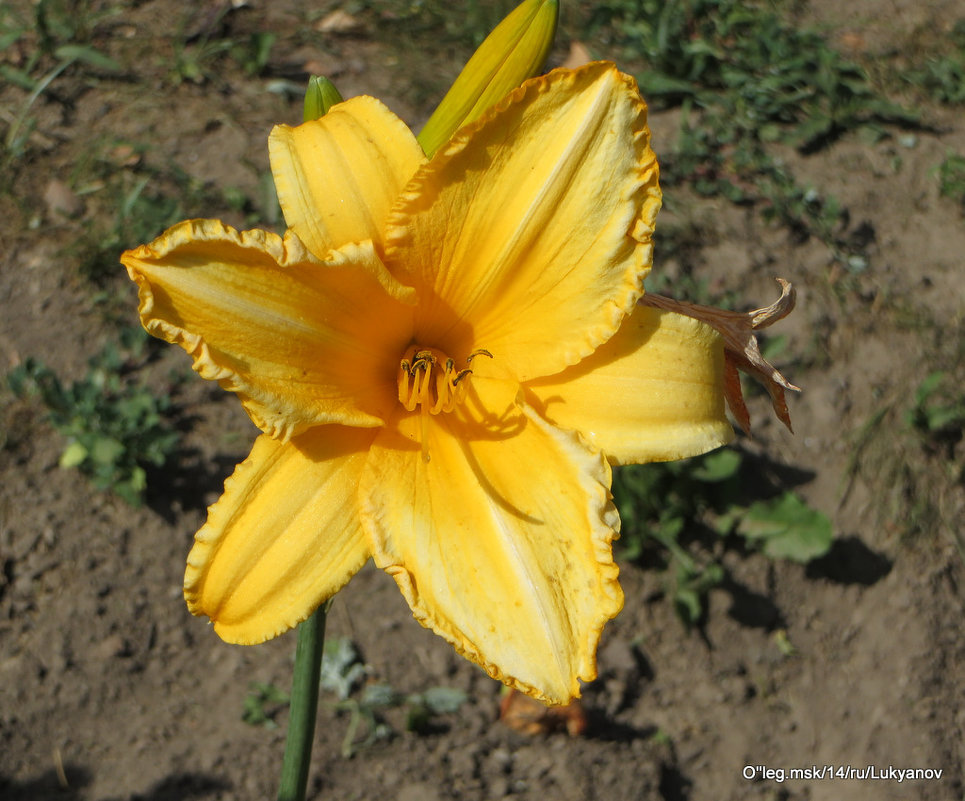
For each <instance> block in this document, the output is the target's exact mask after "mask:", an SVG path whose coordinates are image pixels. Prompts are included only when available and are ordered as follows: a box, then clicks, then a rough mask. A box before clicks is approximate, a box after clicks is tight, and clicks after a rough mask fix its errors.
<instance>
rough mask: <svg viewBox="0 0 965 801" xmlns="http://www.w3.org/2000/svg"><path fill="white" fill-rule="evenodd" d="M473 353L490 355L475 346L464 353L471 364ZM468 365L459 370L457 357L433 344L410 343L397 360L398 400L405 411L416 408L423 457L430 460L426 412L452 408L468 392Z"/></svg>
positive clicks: (490, 356) (435, 412) (444, 410)
mask: <svg viewBox="0 0 965 801" xmlns="http://www.w3.org/2000/svg"><path fill="white" fill-rule="evenodd" d="M476 356H488V357H489V358H490V359H492V358H493V355H492V353H490V352H489V351H488V350H486V349H485V348H477V349H476V350H474V351H473V352H472V353H470V354H469V355H468V356H467V357H466V364H471V363H472V360H473V359H474V358H476ZM471 375H472V370H471V369H470V368H468V367H466V368H464V369H462V370H459V369H457V367H456V360H455V359H452V358H450V357H449V356H447V355H446V354H444V353H442V352H441V351H439V350H436V349H435V348H423V347H418V346H416V345H413V346H412V347H410V348H409V350H408V351H406V354H405V357H404V358H403V359H402V360H401V361H400V362H399V376H398V385H399V403H401V404H402V406H403V408H405V410H406V411H408V412H414V411H415V410H416V407H417V406H418V407H420V408H419V418H420V419H419V428H420V439H421V441H422V442H421V444H422V459H423V461H425V462H428V461H429V415H434V414H441V413H443V412H451V411H453V410H454V409H455V408H456V407H457V406H458V405H459V404H461V403H462V402H463V401H464V400H465V398H466V395H467V394H468V392H469V377H470V376H471Z"/></svg>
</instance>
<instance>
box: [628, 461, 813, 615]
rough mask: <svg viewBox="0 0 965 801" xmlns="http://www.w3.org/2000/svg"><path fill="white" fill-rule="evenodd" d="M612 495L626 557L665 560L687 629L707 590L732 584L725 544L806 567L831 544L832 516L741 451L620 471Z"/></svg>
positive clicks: (671, 591)
mask: <svg viewBox="0 0 965 801" xmlns="http://www.w3.org/2000/svg"><path fill="white" fill-rule="evenodd" d="M751 487H756V488H757V492H756V494H755V493H754V492H749V491H748V488H751ZM613 496H614V503H615V504H616V506H617V509H618V510H619V511H620V518H621V520H622V521H623V527H622V532H621V539H620V544H621V553H622V557H623V558H624V559H627V560H635V561H647V560H649V559H651V558H656V559H657V560H658V561H661V562H663V563H664V565H665V566H666V567H667V569H668V570H667V574H668V587H667V591H668V595H669V596H670V597H671V598H672V600H673V605H674V608H675V610H676V611H677V614H678V616H679V617H680V619H681V620H682V621H683V622H684V623H685V624H686V625H688V626H691V625H694V624H696V623H699V622H700V620H701V619H702V618H703V616H704V612H705V610H706V599H707V593H708V592H709V591H710V590H712V589H713V588H715V587H717V586H719V585H720V584H721V583H722V582H723V581H724V579H725V575H726V574H725V571H724V568H723V567H722V565H721V564H720V560H719V558H720V555H721V554H722V552H723V550H724V549H725V548H726V547H730V546H732V545H734V544H735V543H740V544H741V545H742V547H744V548H749V549H751V550H759V551H761V552H763V553H764V554H765V555H766V556H769V557H771V558H776V559H790V560H792V561H795V562H801V563H805V562H809V561H811V560H812V559H816V558H818V557H821V556H824V555H825V554H826V553H827V552H828V550H829V548H830V547H831V539H832V531H831V523H830V521H829V520H828V519H827V517H825V516H824V515H823V514H822V513H820V512H818V511H816V510H814V509H811V508H809V507H808V506H807V505H806V504H805V503H804V501H802V500H801V498H800V497H799V496H798V495H796V494H795V493H794V492H792V491H790V490H787V489H784V488H782V487H779V486H776V485H774V484H772V483H770V482H767V481H765V480H764V478H763V477H762V475H761V474H760V472H759V471H757V470H756V469H755V468H754V466H753V465H752V464H751V463H750V460H749V459H747V457H746V454H745V453H744V452H743V451H742V450H740V449H736V448H727V449H721V450H717V451H713V452H712V453H708V454H705V455H703V456H699V457H696V458H693V459H688V460H684V461H680V462H667V463H663V464H649V465H630V466H625V467H621V468H618V469H616V470H614V476H613Z"/></svg>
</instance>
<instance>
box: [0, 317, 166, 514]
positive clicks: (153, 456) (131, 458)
mask: <svg viewBox="0 0 965 801" xmlns="http://www.w3.org/2000/svg"><path fill="white" fill-rule="evenodd" d="M121 339H122V344H121V347H118V346H117V345H115V344H113V343H110V344H108V345H107V346H106V347H105V348H104V349H103V350H102V351H101V352H100V353H98V354H97V355H95V356H93V357H92V358H91V359H90V360H89V362H88V371H87V374H86V375H85V376H84V377H83V378H81V379H80V380H79V381H74V382H72V383H70V384H65V383H64V382H63V381H62V380H61V379H60V377H59V376H58V375H57V374H56V373H55V372H54V371H53V370H51V369H50V368H49V367H47V366H46V365H44V364H43V363H42V362H40V361H38V360H36V359H27V360H25V361H24V362H23V364H21V365H20V366H18V367H16V368H15V369H14V370H13V371H11V372H10V373H9V374H8V376H7V382H8V384H9V386H10V388H11V390H13V392H14V394H16V395H18V396H19V397H21V398H24V397H36V398H37V399H39V400H40V402H41V403H42V404H43V405H44V406H45V407H46V408H47V411H48V414H49V419H50V422H51V424H52V425H53V426H54V428H55V429H56V430H57V431H58V432H59V433H60V434H61V435H62V436H63V437H64V438H65V439H66V441H67V444H66V447H65V448H64V450H63V452H62V453H61V456H60V466H61V467H63V468H77V469H78V470H80V471H81V472H82V473H84V474H85V475H86V476H87V477H88V478H89V479H90V480H91V481H92V482H93V484H94V486H95V487H97V488H98V489H105V490H110V491H112V492H114V493H115V494H116V495H117V496H119V497H120V498H122V499H123V500H125V501H126V502H127V503H129V504H131V505H132V506H138V505H140V504H141V503H142V502H143V499H144V490H145V488H146V487H147V468H148V467H156V468H159V467H163V466H164V465H165V464H166V463H167V462H168V460H170V459H171V458H172V457H173V456H174V454H175V452H176V450H177V446H178V433H177V432H176V431H175V430H173V429H172V428H171V427H170V424H169V423H168V422H167V420H169V419H170V416H171V415H170V411H171V399H170V397H169V396H168V395H158V394H156V393H155V392H154V391H152V390H151V389H149V388H148V387H147V386H145V385H144V384H143V383H141V382H140V381H138V380H137V370H136V366H137V364H138V362H139V361H140V356H141V353H142V352H143V348H144V341H145V339H146V334H143V332H142V331H141V329H139V328H138V329H134V328H131V329H128V330H126V331H125V332H123V333H122V337H121Z"/></svg>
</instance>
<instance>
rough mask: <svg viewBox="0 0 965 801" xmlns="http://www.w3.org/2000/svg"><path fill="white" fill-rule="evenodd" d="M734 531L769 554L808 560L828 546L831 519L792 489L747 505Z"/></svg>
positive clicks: (795, 559) (798, 560)
mask: <svg viewBox="0 0 965 801" xmlns="http://www.w3.org/2000/svg"><path fill="white" fill-rule="evenodd" d="M737 531H738V532H739V533H740V534H742V535H743V536H744V537H745V538H746V539H747V540H748V541H750V542H752V543H755V544H757V545H759V546H761V547H762V549H763V551H764V553H766V554H767V555H768V556H771V557H773V558H780V559H791V560H792V561H795V562H809V561H811V560H812V559H816V558H817V557H819V556H823V555H824V554H826V553H827V552H828V549H829V548H830V547H831V539H832V530H831V521H830V520H828V518H827V517H826V516H825V515H824V514H822V513H821V512H819V511H818V510H817V509H812V508H811V507H810V506H808V505H807V504H806V503H804V501H802V500H801V499H800V498H799V497H798V496H797V495H795V494H794V493H793V492H785V493H784V494H783V495H781V496H779V497H777V498H774V499H771V500H768V501H757V502H755V503H753V504H751V505H750V507H749V508H748V509H747V514H746V515H745V516H744V519H743V520H741V522H740V524H739V525H738V526H737Z"/></svg>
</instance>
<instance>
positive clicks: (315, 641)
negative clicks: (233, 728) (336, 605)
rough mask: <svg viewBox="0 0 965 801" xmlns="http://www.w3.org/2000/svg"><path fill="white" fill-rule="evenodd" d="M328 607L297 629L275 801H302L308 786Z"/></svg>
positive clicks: (325, 605)
mask: <svg viewBox="0 0 965 801" xmlns="http://www.w3.org/2000/svg"><path fill="white" fill-rule="evenodd" d="M328 607H329V604H328V603H324V604H322V605H321V606H320V607H318V609H316V610H315V613H314V614H313V615H312V616H311V617H310V618H308V620H306V621H305V622H304V623H302V624H301V625H300V626H299V627H298V643H297V645H296V646H295V669H294V671H293V675H292V695H291V708H290V709H291V711H290V713H289V717H288V739H287V740H286V741H285V756H284V759H283V760H282V764H281V782H280V786H279V788H278V801H304V799H305V788H306V787H307V786H308V768H309V766H310V765H311V762H312V740H313V739H314V738H315V715H316V713H317V712H318V684H319V675H320V673H321V669H322V650H323V646H324V645H325V616H326V614H327V612H328Z"/></svg>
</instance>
